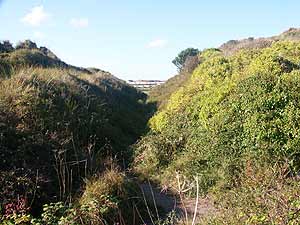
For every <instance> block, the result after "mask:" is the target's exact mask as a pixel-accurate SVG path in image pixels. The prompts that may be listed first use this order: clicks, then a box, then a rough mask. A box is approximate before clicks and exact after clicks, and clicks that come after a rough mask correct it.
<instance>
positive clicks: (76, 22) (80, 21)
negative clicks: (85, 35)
mask: <svg viewBox="0 0 300 225" xmlns="http://www.w3.org/2000/svg"><path fill="white" fill-rule="evenodd" d="M70 24H71V25H72V26H73V27H75V28H84V27H87V26H88V25H89V19H87V18H72V19H71V20H70Z"/></svg>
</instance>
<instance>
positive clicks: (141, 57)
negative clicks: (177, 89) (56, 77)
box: [0, 0, 300, 80]
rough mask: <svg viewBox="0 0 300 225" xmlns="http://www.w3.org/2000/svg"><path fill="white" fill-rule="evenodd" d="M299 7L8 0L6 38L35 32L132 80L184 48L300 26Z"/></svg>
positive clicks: (165, 65) (262, 0)
mask: <svg viewBox="0 0 300 225" xmlns="http://www.w3.org/2000/svg"><path fill="white" fill-rule="evenodd" d="M299 9H300V1H299V0H252V1H250V0H244V1H241V0H239V1H236V0H226V1H225V0H209V1H207V0H206V1H202V0H185V1H184V0H0V40H10V41H12V42H13V43H17V42H18V41H20V40H25V39H31V40H33V41H35V42H36V43H37V44H38V46H46V47H48V48H49V49H50V50H52V51H53V52H54V53H55V54H56V55H57V56H58V57H59V58H61V59H62V60H63V61H65V62H67V63H69V64H73V65H76V66H82V67H97V68H100V69H103V70H106V71H109V72H111V73H112V74H114V75H115V76H117V77H119V78H121V79H124V80H128V79H160V80H166V79H168V78H170V77H172V76H173V75H175V74H176V67H175V66H174V65H173V64H172V60H173V59H174V58H175V57H176V55H177V54H178V53H179V52H180V51H181V50H183V49H185V48H188V47H194V48H198V49H200V50H202V49H205V48H210V47H218V46H220V45H221V44H222V43H224V42H226V41H228V40H232V39H241V38H247V37H262V36H272V35H276V34H279V33H281V32H283V31H285V30H287V29H288V28H290V27H300V13H299Z"/></svg>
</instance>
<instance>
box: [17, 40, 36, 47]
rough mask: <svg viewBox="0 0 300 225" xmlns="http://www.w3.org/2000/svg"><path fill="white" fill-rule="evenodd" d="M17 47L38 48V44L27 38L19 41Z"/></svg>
mask: <svg viewBox="0 0 300 225" xmlns="http://www.w3.org/2000/svg"><path fill="white" fill-rule="evenodd" d="M16 49H37V45H36V43H34V42H32V41H30V40H25V41H23V42H19V43H18V44H17V46H16Z"/></svg>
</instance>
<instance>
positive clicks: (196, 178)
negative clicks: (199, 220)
mask: <svg viewBox="0 0 300 225" xmlns="http://www.w3.org/2000/svg"><path fill="white" fill-rule="evenodd" d="M195 180H196V186H197V199H196V205H195V211H194V217H193V222H192V225H194V224H195V221H196V215H197V210H198V201H199V182H198V176H197V177H195Z"/></svg>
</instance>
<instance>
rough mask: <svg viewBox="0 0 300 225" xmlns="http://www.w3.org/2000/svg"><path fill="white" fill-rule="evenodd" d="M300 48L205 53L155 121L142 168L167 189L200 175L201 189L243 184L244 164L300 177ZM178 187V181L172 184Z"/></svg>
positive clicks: (286, 45) (140, 150)
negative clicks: (285, 168) (277, 167)
mask: <svg viewBox="0 0 300 225" xmlns="http://www.w3.org/2000/svg"><path fill="white" fill-rule="evenodd" d="M299 56H300V44H299V43H298V42H277V43H275V44H273V45H272V46H271V47H270V48H265V49H261V50H258V49H257V50H244V51H241V52H239V53H237V54H235V55H233V56H231V57H225V56H223V54H222V53H221V52H220V51H217V50H214V49H212V50H206V51H204V52H202V54H201V55H200V58H201V62H202V63H201V64H200V65H199V66H198V67H197V68H196V70H195V71H194V73H193V75H192V77H191V78H190V80H189V81H188V82H187V84H186V85H185V86H184V87H182V88H180V89H179V90H178V91H176V92H175V93H173V94H172V96H171V98H170V100H169V102H168V104H167V106H166V107H165V108H164V109H162V110H161V111H159V112H158V113H157V114H156V115H155V116H154V117H153V118H151V120H150V122H149V123H150V126H151V128H152V129H151V132H150V133H149V134H148V135H147V136H145V137H144V138H143V139H142V140H141V141H140V142H139V143H138V144H137V145H136V148H137V150H136V154H137V158H136V168H137V171H139V172H140V173H142V174H147V175H148V174H150V175H151V176H152V177H154V178H156V179H159V180H161V181H163V182H167V181H168V182H169V180H173V179H172V177H173V178H175V177H174V174H175V173H174V172H175V171H180V172H181V173H183V174H184V175H185V176H187V177H191V178H192V176H193V175H196V174H199V175H201V177H202V179H201V185H202V190H203V191H204V192H206V191H207V190H209V189H211V188H213V187H216V186H217V187H222V188H229V187H233V186H235V185H237V184H238V183H239V182H240V179H239V177H240V175H241V174H242V173H243V171H244V168H245V163H246V162H248V161H253V162H255V165H259V164H261V163H265V162H268V163H270V165H271V164H274V163H279V162H282V163H283V162H287V163H288V165H289V168H290V169H291V173H293V174H295V173H296V172H297V171H298V170H299V147H300V146H299V137H298V131H299V122H300V117H299V112H300V108H299V104H298V99H299V97H300V96H299V90H300V85H299V84H300V83H299V79H300V70H299ZM174 181H175V179H174Z"/></svg>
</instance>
